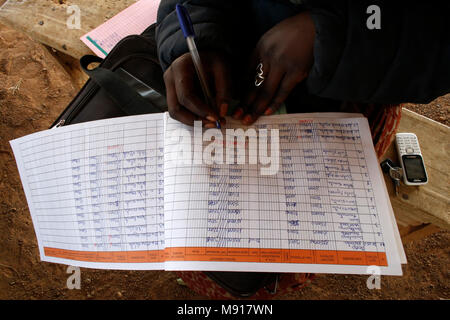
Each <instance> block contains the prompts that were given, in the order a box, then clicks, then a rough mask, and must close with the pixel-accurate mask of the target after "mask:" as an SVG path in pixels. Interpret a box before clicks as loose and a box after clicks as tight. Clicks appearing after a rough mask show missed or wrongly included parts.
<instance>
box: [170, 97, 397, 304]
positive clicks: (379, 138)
mask: <svg viewBox="0 0 450 320" xmlns="http://www.w3.org/2000/svg"><path fill="white" fill-rule="evenodd" d="M341 111H342V112H358V113H362V114H364V115H365V116H366V117H367V119H368V121H369V125H370V130H371V133H372V138H373V142H374V146H375V152H376V154H377V157H378V159H380V158H381V157H382V156H383V154H384V153H385V152H386V150H387V149H388V147H389V146H390V144H391V143H392V141H393V139H394V138H395V133H396V132H397V129H398V125H399V123H400V119H401V111H402V106H401V105H385V106H380V105H374V104H371V105H363V104H351V103H345V104H343V105H342V110H341ZM177 275H178V276H179V277H180V278H181V279H182V280H183V281H184V283H186V285H187V286H188V287H189V288H191V289H192V290H194V291H195V292H196V293H197V294H199V295H203V296H205V297H208V298H210V299H221V300H226V299H237V298H236V297H235V296H233V295H232V294H230V293H229V292H227V291H226V290H225V289H224V288H222V287H221V286H220V285H218V284H217V283H216V282H214V281H213V280H212V279H211V278H209V277H208V276H207V275H206V274H205V273H203V272H201V271H183V272H181V271H180V272H177ZM314 277H315V276H314V274H311V273H282V274H280V277H279V281H278V283H277V284H272V285H271V287H268V288H261V289H260V290H259V291H258V292H256V293H255V294H254V295H253V296H252V297H250V298H246V299H258V300H260V299H261V300H268V299H273V298H275V297H277V296H281V295H284V294H286V293H289V292H293V291H298V290H301V289H302V288H304V287H305V286H306V285H308V284H310V283H311V281H312V280H313V279H314Z"/></svg>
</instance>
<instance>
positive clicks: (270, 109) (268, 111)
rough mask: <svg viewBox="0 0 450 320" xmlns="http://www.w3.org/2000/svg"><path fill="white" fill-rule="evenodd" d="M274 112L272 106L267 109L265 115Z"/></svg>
mask: <svg viewBox="0 0 450 320" xmlns="http://www.w3.org/2000/svg"><path fill="white" fill-rule="evenodd" d="M272 113H273V110H272V108H268V109H267V110H266V112H264V115H265V116H270V115H271V114H272Z"/></svg>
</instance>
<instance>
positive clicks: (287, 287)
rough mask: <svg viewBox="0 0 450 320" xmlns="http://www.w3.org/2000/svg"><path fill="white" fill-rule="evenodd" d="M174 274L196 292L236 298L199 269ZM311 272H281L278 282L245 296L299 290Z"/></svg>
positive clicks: (257, 297) (263, 296) (266, 296)
mask: <svg viewBox="0 0 450 320" xmlns="http://www.w3.org/2000/svg"><path fill="white" fill-rule="evenodd" d="M176 274H177V275H178V276H179V277H180V278H181V279H183V281H184V283H185V284H186V285H187V286H188V287H189V288H191V289H192V290H194V291H195V292H196V293H197V294H199V295H202V296H205V297H208V298H210V299H220V300H231V299H238V298H237V297H235V296H233V295H232V294H231V293H229V292H227V291H226V290H225V289H224V288H222V287H221V286H219V285H218V284H217V283H216V282H214V281H213V280H211V278H209V277H208V276H207V275H206V274H205V273H203V272H201V271H178V272H176ZM314 277H315V276H314V274H312V273H283V274H281V275H280V278H279V280H278V283H277V284H275V283H273V284H271V285H270V286H269V287H266V288H261V289H260V290H259V291H258V292H256V293H255V294H254V295H253V296H252V297H249V298H245V299H246V300H247V299H252V300H269V299H273V298H274V297H275V296H279V295H283V294H286V293H289V292H293V291H296V290H300V289H302V288H303V287H305V286H306V285H308V284H309V283H311V281H312V280H313V279H314Z"/></svg>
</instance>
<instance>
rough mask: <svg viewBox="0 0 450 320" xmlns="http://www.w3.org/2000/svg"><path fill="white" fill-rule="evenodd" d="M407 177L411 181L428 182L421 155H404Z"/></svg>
mask: <svg viewBox="0 0 450 320" xmlns="http://www.w3.org/2000/svg"><path fill="white" fill-rule="evenodd" d="M403 164H404V166H405V171H406V172H405V174H406V178H407V180H408V181H409V182H426V181H427V174H426V173H425V166H424V164H423V160H422V157H421V156H418V155H410V156H406V155H405V156H403Z"/></svg>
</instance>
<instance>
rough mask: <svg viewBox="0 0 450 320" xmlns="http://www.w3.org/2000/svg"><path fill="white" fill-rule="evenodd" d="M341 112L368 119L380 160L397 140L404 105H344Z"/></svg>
mask: <svg viewBox="0 0 450 320" xmlns="http://www.w3.org/2000/svg"><path fill="white" fill-rule="evenodd" d="M341 111H342V112H357V113H362V114H363V115H364V116H366V117H367V119H368V121H369V126H370V131H371V133H372V139H373V144H374V146H375V152H376V154H377V157H378V159H380V158H381V157H382V156H383V155H384V153H385V152H386V151H387V149H388V148H389V146H390V145H391V143H392V141H393V140H394V139H395V133H396V132H397V129H398V126H399V124H400V119H401V117H402V105H378V104H357V103H344V104H343V105H342V108H341Z"/></svg>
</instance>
